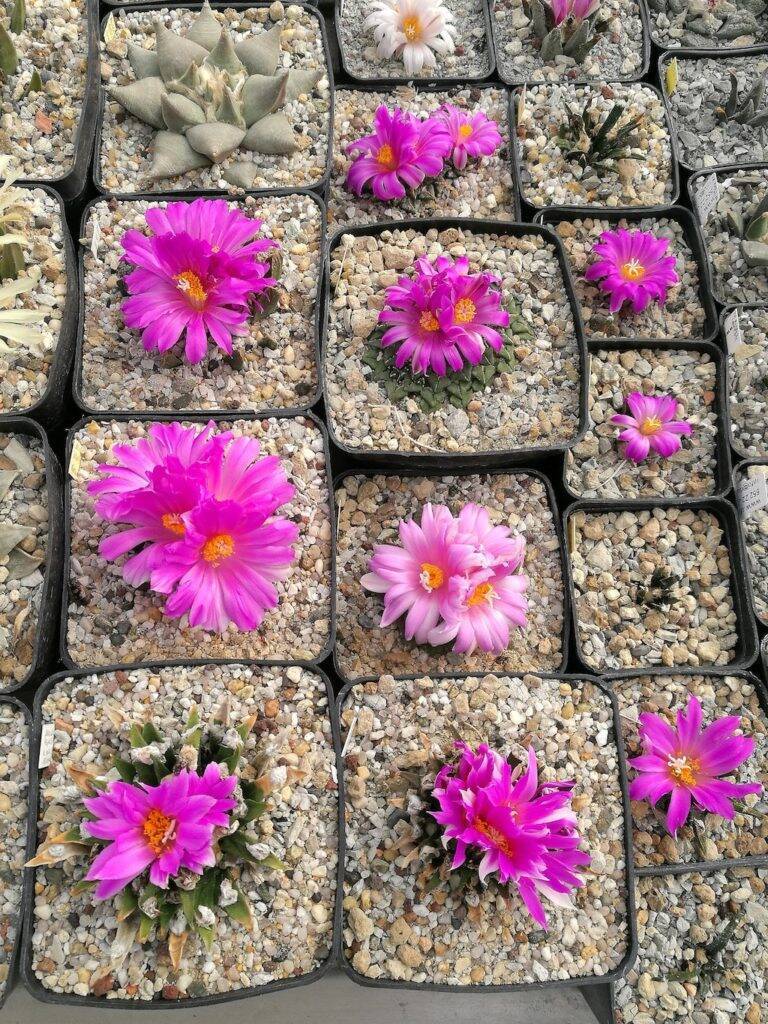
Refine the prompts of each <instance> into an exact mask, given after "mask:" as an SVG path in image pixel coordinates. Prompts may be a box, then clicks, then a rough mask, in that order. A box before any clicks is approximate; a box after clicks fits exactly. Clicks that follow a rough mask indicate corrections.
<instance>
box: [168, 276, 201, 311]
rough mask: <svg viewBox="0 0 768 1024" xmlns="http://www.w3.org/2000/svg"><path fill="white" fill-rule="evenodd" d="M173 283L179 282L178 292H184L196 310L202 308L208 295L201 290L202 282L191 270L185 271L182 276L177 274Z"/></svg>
mask: <svg viewBox="0 0 768 1024" xmlns="http://www.w3.org/2000/svg"><path fill="white" fill-rule="evenodd" d="M174 281H178V282H179V291H182V292H184V294H185V295H186V297H187V298H188V299H189V301H190V302H191V303H192V305H193V306H194V307H195V308H196V309H202V308H203V306H204V305H205V300H206V299H207V298H208V294H207V292H206V290H205V288H203V282H202V281H201V280H200V278H199V277H198V276H197V274H196V273H195V272H194V271H193V270H185V271H184V273H183V274H177V275H176V276H175V277H174Z"/></svg>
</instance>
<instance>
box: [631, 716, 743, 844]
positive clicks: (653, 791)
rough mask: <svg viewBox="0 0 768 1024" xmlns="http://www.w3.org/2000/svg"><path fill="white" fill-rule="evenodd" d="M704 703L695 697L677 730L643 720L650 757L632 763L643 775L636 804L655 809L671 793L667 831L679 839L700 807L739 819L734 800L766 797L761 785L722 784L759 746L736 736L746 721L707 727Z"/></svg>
mask: <svg viewBox="0 0 768 1024" xmlns="http://www.w3.org/2000/svg"><path fill="white" fill-rule="evenodd" d="M701 723H702V713H701V704H700V703H699V701H698V700H697V699H696V697H691V698H690V700H689V701H688V707H687V708H686V710H685V711H678V712H677V728H676V729H675V728H673V727H672V726H671V725H669V723H668V722H666V721H665V720H664V719H663V718H662V717H661V716H660V715H655V714H652V713H651V712H645V713H644V714H642V715H640V738H641V740H642V743H643V749H644V751H645V753H644V754H643V755H642V756H640V757H633V758H630V760H629V764H630V766H631V767H632V768H634V769H635V771H637V772H640V775H638V777H637V778H636V779H634V780H633V782H632V783H631V785H630V787H629V796H630V799H631V800H647V801H648V802H649V803H650V804H652V805H655V804H657V803H658V802H659V800H661V798H662V797H663V796H666V795H667V794H670V798H669V808H668V809H667V830H668V831H669V833H670V834H671V835H673V836H674V835H677V830H678V829H679V828H680V827H681V826H682V825H684V824H685V822H686V820H687V818H688V815H689V813H690V811H691V803H692V802H693V803H695V804H696V806H697V807H699V808H700V809H701V810H703V811H708V812H709V813H710V814H717V815H719V816H720V817H721V818H728V819H729V820H730V819H732V818H733V814H734V811H733V805H732V804H731V801H732V800H741V799H742V798H743V797H745V796H747V795H748V794H749V793H760V792H762V789H763V787H762V786H761V785H760V783H759V782H748V783H734V782H728V781H727V780H726V779H721V778H719V776H721V775H728V774H730V773H731V772H733V771H735V770H736V769H737V768H738V767H739V765H740V764H742V763H743V762H744V761H746V760H747V758H748V757H751V755H752V753H753V751H754V749H755V741H754V740H753V739H751V738H749V737H747V736H739V735H736V731H737V730H738V729H739V728H740V725H741V721H740V719H739V717H738V716H737V715H726V716H725V717H724V718H720V719H719V720H718V721H716V722H713V723H712V724H711V725H708V726H707V727H706V728H705V729H703V730H702V728H701Z"/></svg>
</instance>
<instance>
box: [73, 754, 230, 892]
mask: <svg viewBox="0 0 768 1024" xmlns="http://www.w3.org/2000/svg"><path fill="white" fill-rule="evenodd" d="M236 786H237V778H236V776H234V775H227V776H222V775H221V772H220V769H219V766H218V765H216V764H209V765H208V767H207V768H206V769H205V772H204V773H203V775H198V774H197V773H195V772H191V771H187V770H186V769H182V771H180V772H179V773H178V774H177V775H168V776H166V777H165V778H164V779H163V780H162V781H161V782H160V784H159V785H158V786H148V785H145V784H143V783H141V784H137V785H132V784H130V783H127V782H112V783H110V784H109V786H108V787H107V789H106V790H105V791H104V792H103V793H101V794H100V795H99V796H94V797H86V798H85V799H84V800H83V803H84V804H85V806H86V807H87V809H88V811H89V812H90V813H91V814H92V815H93V816H94V819H95V820H93V821H88V822H86V823H85V825H84V826H83V828H84V829H85V831H87V832H88V833H89V834H90V835H92V836H94V837H95V838H97V839H105V840H108V841H109V842H108V845H107V846H106V847H105V848H104V849H103V850H102V851H101V853H99V854H98V855H97V857H96V858H95V860H94V861H93V863H92V864H91V867H90V870H89V872H88V874H87V876H86V878H87V879H88V880H89V881H92V882H93V881H96V882H98V883H99V884H98V885H97V887H96V891H95V893H94V895H95V897H96V899H97V900H106V899H109V898H110V897H112V896H114V895H115V893H118V892H120V890H121V889H124V888H125V886H126V885H128V884H129V883H130V882H132V881H133V880H134V878H138V876H139V875H141V874H142V873H143V872H144V871H146V870H147V869H149V881H150V882H152V884H153V885H157V886H159V887H160V888H161V889H167V888H168V880H169V879H170V878H172V877H174V876H175V875H177V874H178V873H179V872H180V871H181V870H182V869H185V870H187V871H192V872H194V873H195V874H198V875H200V874H202V873H203V871H204V870H205V868H208V867H213V866H214V865H215V863H216V857H215V855H214V852H213V831H214V829H215V828H227V827H228V826H229V812H230V811H231V810H232V809H233V808H234V807H235V805H236V801H235V800H233V799H231V794H232V793H233V791H234V789H235V787H236Z"/></svg>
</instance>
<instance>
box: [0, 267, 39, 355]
mask: <svg viewBox="0 0 768 1024" xmlns="http://www.w3.org/2000/svg"><path fill="white" fill-rule="evenodd" d="M36 270H37V268H36ZM38 276H39V275H38ZM37 280H38V278H37V277H36V276H34V275H33V274H30V275H29V277H20V278H19V279H18V280H17V281H9V282H8V283H7V284H3V285H0V356H2V357H13V356H15V355H16V353H17V352H18V349H19V346H22V347H24V348H26V349H28V350H29V351H30V352H31V353H32V354H33V355H38V356H42V355H44V348H43V342H42V335H41V332H40V330H39V328H37V327H34V326H32V325H33V324H39V323H40V322H41V321H42V320H43V314H42V313H38V312H36V311H35V310H32V309H3V308H2V307H3V306H4V305H5V303H7V302H10V301H11V299H15V298H16V296H17V295H24V294H25V293H26V292H28V291H30V290H31V289H32V288H34V286H35V285H36V284H37Z"/></svg>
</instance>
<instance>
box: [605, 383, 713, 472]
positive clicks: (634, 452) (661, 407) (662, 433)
mask: <svg viewBox="0 0 768 1024" xmlns="http://www.w3.org/2000/svg"><path fill="white" fill-rule="evenodd" d="M626 403H627V407H628V408H629V411H630V413H631V414H632V415H631V416H626V415H624V413H617V415H615V416H612V417H611V423H615V424H616V425H617V426H620V427H624V428H625V429H624V430H622V432H621V433H620V434H619V440H620V441H622V442H623V444H624V455H625V457H626V458H628V459H630V460H631V461H632V462H643V461H644V460H645V459H647V458H648V455H649V453H650V452H651V450H653V451H654V452H656V453H657V454H658V455H660V456H661V457H662V458H663V459H668V458H670V457H671V456H672V455H674V454H675V452H679V451H680V448H681V447H682V441H681V440H680V437H681V435H683V434H685V435H686V436H688V435H690V434H691V433H692V432H693V428H692V427H691V425H690V423H687V422H686V421H685V420H676V419H675V416H676V415H677V400H676V399H675V398H673V397H672V395H660V396H658V397H654V396H653V395H644V394H643V393H642V392H640V391H633V392H632V393H631V394H629V395H627V397H626Z"/></svg>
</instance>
